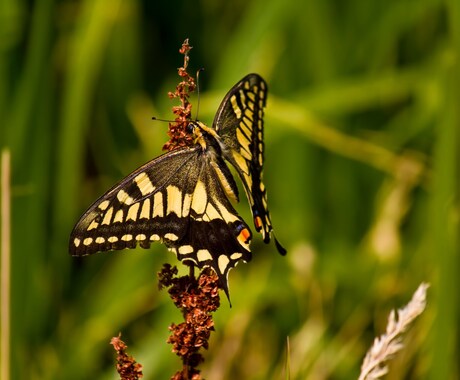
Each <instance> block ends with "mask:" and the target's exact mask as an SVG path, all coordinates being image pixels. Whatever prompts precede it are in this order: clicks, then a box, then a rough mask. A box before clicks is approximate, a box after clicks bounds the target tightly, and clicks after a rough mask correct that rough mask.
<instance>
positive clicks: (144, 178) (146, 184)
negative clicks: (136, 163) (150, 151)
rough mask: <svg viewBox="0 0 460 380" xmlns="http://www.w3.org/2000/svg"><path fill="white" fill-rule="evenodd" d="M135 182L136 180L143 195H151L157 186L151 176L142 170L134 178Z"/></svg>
mask: <svg viewBox="0 0 460 380" xmlns="http://www.w3.org/2000/svg"><path fill="white" fill-rule="evenodd" d="M134 182H136V184H137V187H138V188H139V191H140V192H141V194H142V195H144V196H145V195H149V194H152V193H153V192H154V191H155V186H153V184H152V181H150V178H149V176H148V175H147V174H146V173H145V172H142V173H140V174H138V175H137V176H136V178H134Z"/></svg>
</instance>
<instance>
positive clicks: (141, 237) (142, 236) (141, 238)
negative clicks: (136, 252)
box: [136, 234, 147, 241]
mask: <svg viewBox="0 0 460 380" xmlns="http://www.w3.org/2000/svg"><path fill="white" fill-rule="evenodd" d="M145 239H147V236H145V235H144V234H139V235H137V236H136V240H137V241H141V240H145Z"/></svg>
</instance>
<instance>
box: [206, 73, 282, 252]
mask: <svg viewBox="0 0 460 380" xmlns="http://www.w3.org/2000/svg"><path fill="white" fill-rule="evenodd" d="M266 98H267V84H266V83H265V81H264V80H263V79H262V78H261V77H260V76H259V75H257V74H249V75H247V76H246V77H244V78H243V79H242V80H241V81H240V82H238V83H237V84H236V85H235V86H234V87H233V88H232V89H231V90H230V91H229V92H228V94H227V95H226V96H225V98H224V100H223V101H222V103H221V105H220V106H219V109H218V111H217V114H216V117H215V119H214V123H213V126H214V128H215V130H216V131H217V133H218V135H219V137H220V139H221V140H222V142H223V143H224V147H225V149H224V151H223V154H224V157H225V158H226V159H227V160H228V161H229V162H231V164H232V165H233V166H234V167H235V168H236V170H237V172H238V174H239V176H240V178H241V181H242V182H243V185H244V188H245V191H246V194H247V197H248V200H249V204H250V205H251V211H252V214H253V217H254V225H255V227H256V230H257V231H259V232H261V233H262V236H263V239H264V241H265V242H266V243H268V242H269V241H270V233H271V231H272V224H271V220H270V214H269V212H268V207H267V193H266V190H265V186H264V183H263V181H262V176H263V173H262V169H263V163H264V143H263V129H264V124H263V116H264V107H265V104H266ZM275 242H276V245H277V248H278V250H279V251H280V253H283V254H284V253H285V250H284V248H283V247H281V245H279V243H278V242H277V241H276V239H275Z"/></svg>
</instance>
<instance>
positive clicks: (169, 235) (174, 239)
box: [165, 232, 179, 241]
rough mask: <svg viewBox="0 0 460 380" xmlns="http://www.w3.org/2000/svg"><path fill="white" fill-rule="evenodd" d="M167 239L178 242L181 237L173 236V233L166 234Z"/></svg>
mask: <svg viewBox="0 0 460 380" xmlns="http://www.w3.org/2000/svg"><path fill="white" fill-rule="evenodd" d="M165 239H168V240H171V241H176V240H177V239H179V236H177V235H176V234H173V233H172V232H168V233H167V234H165Z"/></svg>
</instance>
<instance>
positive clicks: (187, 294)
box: [158, 264, 220, 380]
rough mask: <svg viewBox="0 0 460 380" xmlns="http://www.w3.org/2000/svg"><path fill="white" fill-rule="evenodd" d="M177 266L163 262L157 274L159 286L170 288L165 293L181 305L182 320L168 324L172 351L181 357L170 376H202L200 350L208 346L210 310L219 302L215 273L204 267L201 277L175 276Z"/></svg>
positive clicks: (197, 379)
mask: <svg viewBox="0 0 460 380" xmlns="http://www.w3.org/2000/svg"><path fill="white" fill-rule="evenodd" d="M176 275H177V269H176V267H171V265H169V264H165V265H164V266H163V269H162V271H161V272H160V273H158V276H159V282H160V284H159V286H160V288H169V289H168V293H169V295H170V297H171V299H172V300H173V302H174V304H175V305H176V307H177V308H179V309H181V311H182V315H183V316H184V322H182V323H180V324H178V325H176V324H174V323H173V324H172V325H171V326H170V327H169V330H170V331H171V335H170V337H169V339H168V341H167V342H168V343H170V344H172V345H173V349H172V351H173V352H174V353H175V354H176V355H177V356H179V357H180V358H181V359H182V364H183V368H182V371H179V372H177V373H176V374H175V375H174V377H172V379H177V380H178V379H187V380H188V379H195V380H199V379H201V376H200V371H199V370H198V369H197V367H198V365H199V364H200V363H201V362H202V361H203V357H202V355H201V354H200V353H199V350H200V348H201V347H203V348H205V349H207V348H208V346H209V343H208V340H209V337H210V335H211V331H214V321H213V320H212V316H211V313H212V312H214V311H216V310H217V308H218V307H219V305H220V298H219V287H218V277H217V275H216V274H215V273H214V272H212V271H210V270H204V271H203V272H202V273H201V274H200V277H199V278H198V280H197V279H195V278H194V277H193V276H192V275H190V276H183V277H176Z"/></svg>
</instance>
